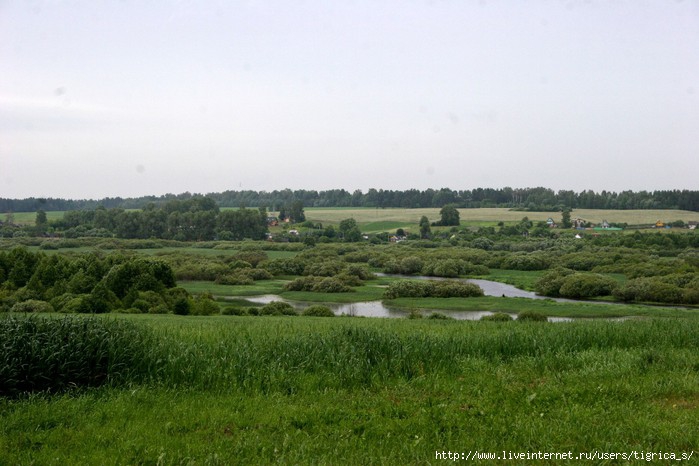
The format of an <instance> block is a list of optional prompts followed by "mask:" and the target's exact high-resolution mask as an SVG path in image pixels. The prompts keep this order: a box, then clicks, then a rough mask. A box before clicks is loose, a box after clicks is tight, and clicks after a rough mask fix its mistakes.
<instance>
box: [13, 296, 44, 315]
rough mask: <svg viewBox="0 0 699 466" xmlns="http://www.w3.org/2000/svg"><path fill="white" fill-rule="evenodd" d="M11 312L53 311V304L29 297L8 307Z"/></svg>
mask: <svg viewBox="0 0 699 466" xmlns="http://www.w3.org/2000/svg"><path fill="white" fill-rule="evenodd" d="M10 311H11V312H53V306H52V305H51V304H50V303H47V302H46V301H39V300H37V299H30V300H28V301H24V302H21V303H17V304H15V305H14V306H12V308H11V309H10Z"/></svg>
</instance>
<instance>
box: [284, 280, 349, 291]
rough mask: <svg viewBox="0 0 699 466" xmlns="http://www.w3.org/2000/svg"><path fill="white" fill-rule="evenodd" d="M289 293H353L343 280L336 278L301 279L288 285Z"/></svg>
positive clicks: (286, 288) (286, 287)
mask: <svg viewBox="0 0 699 466" xmlns="http://www.w3.org/2000/svg"><path fill="white" fill-rule="evenodd" d="M284 289H285V290H287V291H311V292H314V293H347V292H350V291H353V290H352V288H350V287H349V286H347V285H346V284H345V283H343V282H342V280H340V279H338V278H335V277H314V276H309V277H299V278H296V279H294V280H292V281H290V282H289V283H287V284H286V285H284Z"/></svg>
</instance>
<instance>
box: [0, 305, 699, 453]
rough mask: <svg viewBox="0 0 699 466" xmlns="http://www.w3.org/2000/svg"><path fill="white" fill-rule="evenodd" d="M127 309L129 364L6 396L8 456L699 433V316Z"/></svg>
mask: <svg viewBox="0 0 699 466" xmlns="http://www.w3.org/2000/svg"><path fill="white" fill-rule="evenodd" d="M80 318H81V317H73V319H80ZM113 318H114V317H106V318H105V317H97V318H96V319H103V320H104V319H113ZM59 319H60V318H59ZM91 319H95V318H91ZM117 319H119V320H124V321H127V322H128V323H131V324H133V328H135V329H138V330H140V331H142V332H143V333H145V334H146V335H147V337H148V338H143V339H142V340H143V341H144V342H147V343H148V345H149V346H148V347H147V348H146V349H145V351H144V352H143V354H142V358H141V360H138V361H134V362H133V364H134V367H135V370H134V371H132V372H130V373H129V374H130V377H131V379H130V380H129V379H128V378H127V380H123V378H122V379H118V378H116V377H115V378H114V381H113V382H112V383H108V384H107V385H104V386H102V387H100V388H91V389H81V390H74V391H72V392H69V393H64V394H60V393H59V394H55V395H46V394H35V395H31V396H25V397H19V398H4V399H0V452H1V453H2V454H1V455H0V458H2V460H0V461H2V464H272V463H280V464H438V463H442V462H443V460H437V459H436V456H435V452H436V451H440V452H441V451H443V450H446V451H452V452H457V451H458V452H461V451H466V452H468V451H469V450H479V451H481V452H494V453H497V452H501V451H503V450H505V451H518V452H522V451H525V452H526V451H550V452H564V451H569V450H570V451H573V452H574V454H577V453H580V452H589V451H593V450H598V451H601V452H628V451H631V450H637V451H663V452H676V453H677V454H678V455H679V454H682V453H685V454H689V453H691V452H692V450H693V449H695V448H696V446H697V445H698V444H699V443H698V442H699V425H697V423H696V419H697V410H698V409H699V388H698V387H699V351H698V350H699V321H698V320H686V321H680V320H676V319H650V320H639V321H627V322H609V321H594V322H570V323H522V322H516V321H515V322H505V323H495V322H463V321H429V320H419V321H413V320H403V319H400V320H396V319H379V320H377V319H356V318H333V319H323V318H285V317H265V318H252V317H243V318H240V317H237V318H235V317H225V316H218V317H207V318H201V317H200V318H197V317H179V316H148V315H137V316H119V317H117ZM133 328H132V329H131V330H133ZM76 364H77V363H76ZM113 370H114V371H119V368H118V367H117V368H114V369H113ZM485 463H486V464H502V461H487V462H485ZM619 463H625V462H619ZM631 463H633V462H631ZM639 463H640V462H639ZM550 464H579V462H578V461H567V462H566V461H556V462H551V463H550ZM611 464H613V462H612V463H611ZM658 464H660V463H658Z"/></svg>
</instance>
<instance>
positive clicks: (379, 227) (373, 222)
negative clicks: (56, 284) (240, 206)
mask: <svg viewBox="0 0 699 466" xmlns="http://www.w3.org/2000/svg"><path fill="white" fill-rule="evenodd" d="M223 210H225V209H223ZM304 210H305V214H306V218H307V219H308V220H310V221H313V222H316V223H318V222H319V223H323V224H326V223H327V224H328V225H331V224H339V223H340V221H341V220H344V219H346V218H354V219H355V220H356V221H357V222H358V223H359V224H360V225H361V226H362V227H363V231H365V232H367V233H373V232H379V231H390V230H395V229H397V228H405V227H414V226H416V225H417V224H418V223H419V221H420V218H421V217H422V216H423V215H425V216H427V218H428V219H430V221H431V222H436V221H438V220H439V218H440V216H439V210H440V209H436V208H423V209H400V208H384V209H376V208H369V207H367V208H351V207H341V208H340V207H333V208H321V207H306V208H305V209H304ZM458 210H459V214H460V217H461V222H462V223H463V224H466V225H468V224H474V225H496V224H497V223H498V222H500V221H503V222H518V221H520V220H521V219H522V217H528V218H529V219H530V220H533V221H546V219H547V218H549V217H552V218H553V219H554V220H556V221H560V217H561V214H560V212H522V211H515V210H510V209H507V208H481V209H458ZM63 213H64V212H62V211H54V212H46V215H47V218H48V220H49V221H51V220H57V219H60V218H62V217H63ZM271 214H274V212H271ZM12 215H13V216H14V222H15V223H17V224H19V225H30V224H34V221H35V219H36V213H35V212H15V213H13V214H12ZM571 215H572V217H573V218H578V217H579V218H582V219H585V220H587V221H589V222H592V223H601V222H602V221H603V220H607V221H608V222H611V223H628V224H629V225H645V224H653V223H655V222H656V221H658V220H662V221H663V222H673V221H675V220H682V221H684V222H685V223H686V222H689V221H699V212H691V211H686V210H602V209H576V210H574V211H573V212H572V214H571ZM3 220H4V219H3Z"/></svg>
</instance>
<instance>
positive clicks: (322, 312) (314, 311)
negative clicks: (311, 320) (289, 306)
mask: <svg viewBox="0 0 699 466" xmlns="http://www.w3.org/2000/svg"><path fill="white" fill-rule="evenodd" d="M302 315H304V316H311V317H335V313H333V311H332V310H331V309H330V308H329V307H328V306H322V305H319V304H315V305H313V306H308V307H307V308H306V309H304V310H303V313H302Z"/></svg>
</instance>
